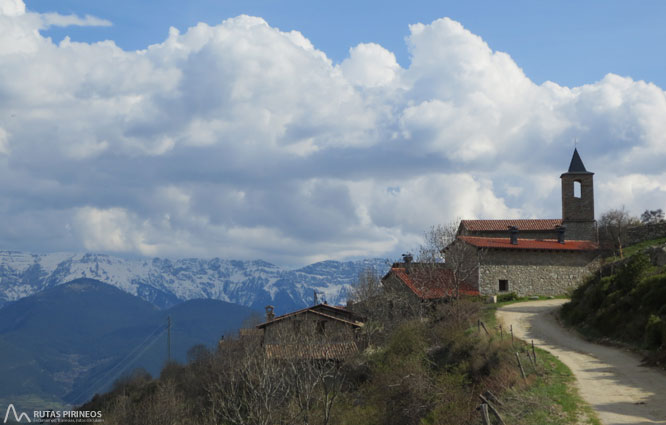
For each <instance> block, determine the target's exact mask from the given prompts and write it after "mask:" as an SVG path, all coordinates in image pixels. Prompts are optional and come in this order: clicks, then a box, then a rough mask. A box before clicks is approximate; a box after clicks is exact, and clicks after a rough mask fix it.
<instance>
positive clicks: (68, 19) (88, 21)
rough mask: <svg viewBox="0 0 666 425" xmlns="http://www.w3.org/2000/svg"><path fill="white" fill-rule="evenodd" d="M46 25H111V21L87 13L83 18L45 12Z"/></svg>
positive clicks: (44, 20)
mask: <svg viewBox="0 0 666 425" xmlns="http://www.w3.org/2000/svg"><path fill="white" fill-rule="evenodd" d="M41 16H42V20H43V22H44V26H45V27H51V26H55V27H68V26H78V27H110V26H111V25H112V24H111V21H107V20H106V19H101V18H97V17H95V16H91V15H86V16H84V17H83V18H82V17H80V16H76V15H61V14H59V13H44V14H42V15H41Z"/></svg>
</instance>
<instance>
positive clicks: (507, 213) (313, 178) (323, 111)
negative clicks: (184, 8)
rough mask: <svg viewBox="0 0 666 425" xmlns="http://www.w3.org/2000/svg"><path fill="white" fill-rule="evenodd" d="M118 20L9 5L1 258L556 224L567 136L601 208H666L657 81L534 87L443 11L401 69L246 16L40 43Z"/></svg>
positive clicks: (286, 247) (279, 245)
mask: <svg viewBox="0 0 666 425" xmlns="http://www.w3.org/2000/svg"><path fill="white" fill-rule="evenodd" d="M106 23H107V22H106V21H104V20H103V19H102V20H98V18H91V17H84V18H79V17H72V16H68V17H66V16H61V15H43V14H42V15H40V14H36V13H32V12H29V11H28V12H26V11H25V6H24V4H23V3H22V2H21V1H9V0H0V60H2V64H3V65H2V67H0V93H2V94H3V103H2V104H0V178H1V179H2V181H3V182H4V185H3V186H2V187H1V188H0V205H3V208H4V209H2V210H0V218H2V219H3V222H5V223H11V225H10V226H5V227H4V228H3V229H0V240H4V241H7V242H6V243H8V244H10V245H11V246H6V247H5V248H21V249H33V250H42V249H43V248H44V247H46V248H48V249H52V250H55V249H60V250H80V249H90V250H105V251H114V252H127V253H138V254H143V255H168V256H191V255H192V256H195V255H196V256H213V255H218V256H225V257H234V258H264V259H267V260H272V261H275V262H278V263H282V264H296V263H305V262H307V261H311V260H316V259H323V258H342V257H347V256H375V255H376V256H392V255H396V254H399V253H400V252H402V251H404V250H407V249H412V248H414V246H415V245H416V244H418V241H419V240H420V238H421V235H422V232H423V231H424V230H425V229H426V228H428V227H429V226H430V225H432V224H436V223H445V222H449V221H451V220H454V219H455V218H457V217H468V218H471V217H482V218H492V217H519V216H524V217H558V216H559V215H560V206H559V202H560V201H559V200H560V195H559V175H560V173H561V172H562V171H564V170H566V167H567V166H568V162H569V159H570V155H571V151H572V148H573V146H572V145H573V139H574V138H576V139H578V140H579V150H580V152H581V154H582V156H583V160H584V161H585V164H586V166H587V167H588V169H590V170H592V171H594V172H595V173H596V175H595V179H596V183H597V186H596V188H595V193H596V194H597V200H598V202H597V211H599V212H601V211H603V209H605V208H611V207H617V206H620V205H622V204H625V205H627V207H628V208H630V209H631V210H632V211H635V212H636V213H640V211H642V210H643V209H646V208H652V209H654V208H659V207H661V208H664V205H666V191H664V187H666V175H665V174H664V169H663V164H664V163H666V139H665V137H666V120H664V119H663V117H664V116H666V94H665V92H664V90H663V89H662V88H660V87H657V86H655V85H653V84H647V83H644V82H641V81H633V80H632V79H631V78H628V77H622V76H617V75H613V74H609V75H607V76H606V77H605V78H603V79H602V80H601V81H598V82H594V83H591V84H588V85H585V86H581V87H571V88H570V87H562V86H559V85H557V84H555V83H551V82H546V83H544V84H541V85H537V84H535V83H534V82H532V81H530V80H529V79H528V78H527V77H526V76H525V75H524V73H523V72H522V70H521V69H520V67H519V66H518V65H517V64H516V63H515V62H514V61H513V60H512V59H511V57H510V56H509V55H508V54H506V53H502V52H496V51H493V50H492V48H491V47H490V46H488V45H487V44H486V43H485V42H484V41H483V40H482V39H481V38H480V37H478V36H477V35H474V34H472V33H471V32H469V31H468V30H466V29H465V28H464V27H463V26H462V25H461V24H460V23H458V22H455V21H453V20H451V19H446V18H444V19H440V20H437V21H435V22H433V23H431V24H415V25H412V26H411V27H410V31H411V33H410V35H409V36H408V37H407V44H408V46H409V49H410V53H411V63H410V65H409V66H408V67H406V68H402V67H400V66H399V65H398V64H397V62H396V60H395V56H394V54H393V53H392V52H390V51H388V50H386V49H385V48H383V47H382V46H379V45H377V44H374V43H364V44H359V45H358V46H355V47H352V48H351V49H350V54H349V57H348V58H347V59H346V60H344V61H343V62H342V63H341V64H340V65H334V64H333V63H332V62H331V60H330V59H328V57H327V56H326V54H325V53H324V52H322V51H320V50H317V49H316V47H315V46H313V45H312V43H311V42H310V41H309V40H308V39H307V38H306V36H304V35H303V34H301V33H299V32H297V31H291V32H283V31H280V30H278V29H276V28H273V27H271V26H270V25H269V24H268V23H267V22H265V21H264V20H263V19H261V18H256V17H250V16H239V17H237V18H233V19H228V20H226V21H224V22H222V23H220V24H219V25H215V26H210V25H206V24H198V25H196V26H194V27H192V28H189V29H188V30H187V31H184V32H182V33H181V32H179V31H178V30H176V29H175V28H172V29H170V31H169V36H168V37H167V39H166V40H164V42H162V43H158V44H155V45H152V46H148V47H147V48H146V49H145V50H141V51H136V52H128V51H124V50H122V49H120V48H119V47H118V46H116V45H115V44H114V43H113V41H105V42H100V43H93V44H88V43H79V42H74V41H72V40H70V39H69V38H65V39H64V40H63V41H62V42H60V43H59V44H55V43H53V42H52V40H50V39H48V38H45V37H43V36H42V35H40V33H39V31H40V30H41V29H44V28H45V27H46V25H47V24H50V25H56V24H58V25H79V24H81V25H96V24H106ZM37 222H38V223H37ZM68 224H71V229H72V231H69V230H68V229H69V228H67V225H68ZM44 249H45V248H44Z"/></svg>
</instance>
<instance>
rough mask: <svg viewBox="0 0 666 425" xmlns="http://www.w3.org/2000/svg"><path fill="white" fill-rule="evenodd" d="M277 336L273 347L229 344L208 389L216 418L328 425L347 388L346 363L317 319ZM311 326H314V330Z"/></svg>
mask: <svg viewBox="0 0 666 425" xmlns="http://www.w3.org/2000/svg"><path fill="white" fill-rule="evenodd" d="M299 325H300V326H298V331H295V330H293V329H296V327H291V326H285V327H284V328H281V330H278V331H276V333H274V334H272V337H271V344H262V343H261V342H260V341H257V340H253V339H247V338H246V339H243V338H241V339H239V340H231V341H225V342H224V343H223V344H221V345H220V349H219V351H218V353H217V354H216V357H215V360H214V367H213V368H212V370H211V373H210V374H211V375H212V376H213V377H212V379H211V381H210V383H209V384H208V385H207V389H206V391H207V393H208V400H209V404H210V406H211V410H212V416H213V417H214V418H215V420H216V421H218V422H220V421H221V422H222V423H229V424H238V425H250V424H251V425H255V424H256V425H268V424H271V425H272V424H285V425H287V424H289V425H291V424H303V425H314V424H317V425H320V424H321V425H326V424H328V423H329V421H330V420H331V417H332V411H333V408H334V406H335V401H336V399H337V395H338V394H339V392H340V391H341V388H342V386H343V385H344V382H345V379H344V374H343V373H341V365H342V361H343V359H339V358H335V356H333V357H331V355H330V353H329V352H328V351H327V343H326V342H327V340H326V338H325V335H322V334H321V330H320V329H318V327H317V322H316V321H311V323H310V322H308V321H306V320H303V321H302V322H301V323H300V324H299ZM309 325H312V326H309Z"/></svg>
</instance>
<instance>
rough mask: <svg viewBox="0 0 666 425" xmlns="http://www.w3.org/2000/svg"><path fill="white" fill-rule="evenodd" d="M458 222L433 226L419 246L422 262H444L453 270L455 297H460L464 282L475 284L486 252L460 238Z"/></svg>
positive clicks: (420, 260) (419, 256)
mask: <svg viewBox="0 0 666 425" xmlns="http://www.w3.org/2000/svg"><path fill="white" fill-rule="evenodd" d="M457 236H458V226H457V224H456V222H451V223H448V224H446V225H437V226H433V227H431V228H430V229H429V230H428V231H426V232H425V242H424V244H423V245H421V247H420V248H419V254H418V259H419V262H421V263H430V264H437V263H444V265H445V266H446V268H448V269H449V270H451V272H452V273H451V277H452V281H451V284H452V286H453V290H454V298H455V299H456V300H457V299H459V298H460V287H461V285H462V284H463V283H469V284H474V283H476V281H477V279H478V270H479V262H480V260H481V258H482V256H483V254H484V253H485V251H484V250H483V249H480V248H477V247H474V246H472V245H470V244H468V243H466V242H464V241H462V240H460V239H458V238H457Z"/></svg>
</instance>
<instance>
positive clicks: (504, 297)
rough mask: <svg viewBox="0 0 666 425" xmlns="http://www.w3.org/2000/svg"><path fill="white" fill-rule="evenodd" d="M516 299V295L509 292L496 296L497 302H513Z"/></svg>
mask: <svg viewBox="0 0 666 425" xmlns="http://www.w3.org/2000/svg"><path fill="white" fill-rule="evenodd" d="M517 299H518V294H516V293H515V292H510V293H508V294H501V295H498V296H497V302H500V303H501V302H505V301H513V300H517Z"/></svg>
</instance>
